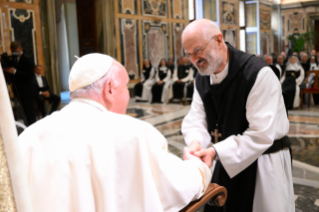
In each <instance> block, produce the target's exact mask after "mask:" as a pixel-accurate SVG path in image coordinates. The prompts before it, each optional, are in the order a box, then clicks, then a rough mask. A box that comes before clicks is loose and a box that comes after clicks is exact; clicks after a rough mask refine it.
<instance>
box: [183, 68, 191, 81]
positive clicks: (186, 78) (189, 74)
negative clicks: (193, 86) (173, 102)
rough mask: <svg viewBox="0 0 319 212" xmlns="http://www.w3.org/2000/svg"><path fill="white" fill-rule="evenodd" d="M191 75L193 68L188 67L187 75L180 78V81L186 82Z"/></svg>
mask: <svg viewBox="0 0 319 212" xmlns="http://www.w3.org/2000/svg"><path fill="white" fill-rule="evenodd" d="M191 76H193V69H192V68H189V69H188V75H187V77H185V78H184V79H182V82H188V81H189V80H190V79H191Z"/></svg>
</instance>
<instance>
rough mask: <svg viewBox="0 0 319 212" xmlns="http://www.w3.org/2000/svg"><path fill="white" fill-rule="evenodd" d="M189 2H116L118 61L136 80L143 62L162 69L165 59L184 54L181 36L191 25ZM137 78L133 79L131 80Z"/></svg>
mask: <svg viewBox="0 0 319 212" xmlns="http://www.w3.org/2000/svg"><path fill="white" fill-rule="evenodd" d="M186 6H187V0H176V1H175V0H174V1H173V0H116V1H115V2H114V9H115V19H116V21H115V25H116V40H117V59H118V61H120V62H121V63H122V64H123V65H124V66H125V68H126V70H127V71H128V73H129V74H130V75H131V76H134V79H139V78H140V70H141V68H142V66H143V64H142V63H143V59H144V58H148V59H150V61H151V63H152V65H153V66H158V65H159V63H160V60H161V59H162V58H165V59H168V58H170V57H174V58H175V60H176V59H177V58H179V57H181V56H182V55H183V48H182V43H181V34H182V31H183V29H184V27H185V26H186V25H187V23H188V19H187V15H186V14H187V13H186V12H187V11H186ZM131 78H133V77H131Z"/></svg>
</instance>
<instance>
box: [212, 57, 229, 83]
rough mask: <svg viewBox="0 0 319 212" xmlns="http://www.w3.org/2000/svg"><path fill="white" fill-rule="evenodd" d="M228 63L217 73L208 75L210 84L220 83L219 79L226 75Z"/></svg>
mask: <svg viewBox="0 0 319 212" xmlns="http://www.w3.org/2000/svg"><path fill="white" fill-rule="evenodd" d="M228 64H229V62H228V63H227V64H226V66H225V68H224V70H222V71H221V72H219V73H218V74H212V75H210V84H211V85H213V84H219V83H221V81H223V80H224V79H225V78H226V77H227V75H228Z"/></svg>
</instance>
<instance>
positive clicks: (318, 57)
mask: <svg viewBox="0 0 319 212" xmlns="http://www.w3.org/2000/svg"><path fill="white" fill-rule="evenodd" d="M317 61H319V52H317Z"/></svg>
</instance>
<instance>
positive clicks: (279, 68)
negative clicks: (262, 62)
mask: <svg viewBox="0 0 319 212" xmlns="http://www.w3.org/2000/svg"><path fill="white" fill-rule="evenodd" d="M276 68H278V70H279V79H280V76H281V74H282V70H281V67H280V65H278V64H276Z"/></svg>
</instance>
